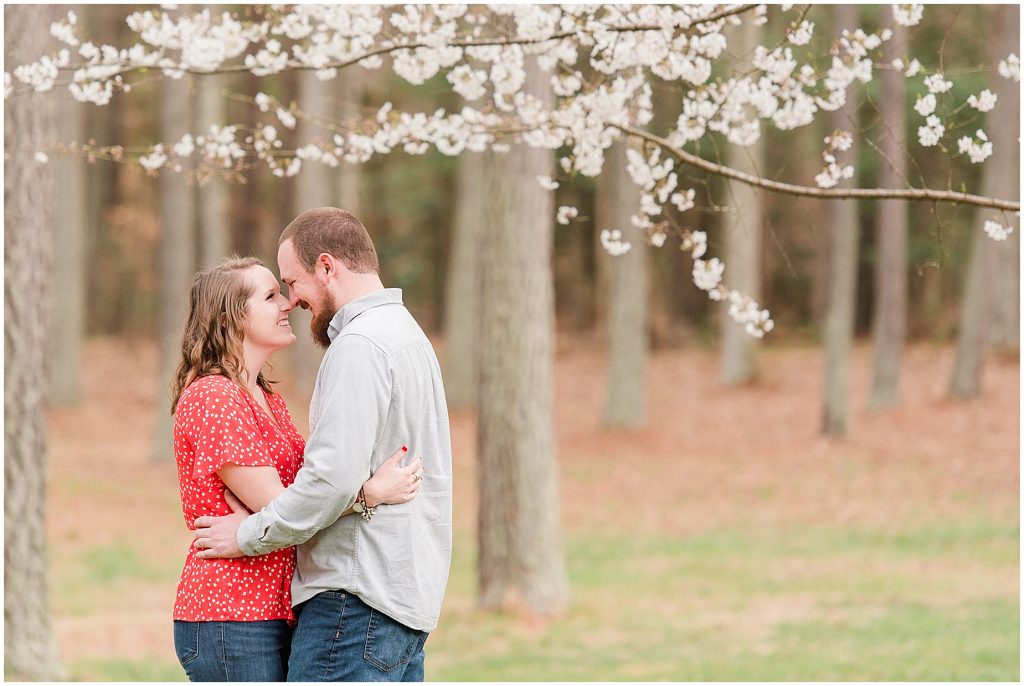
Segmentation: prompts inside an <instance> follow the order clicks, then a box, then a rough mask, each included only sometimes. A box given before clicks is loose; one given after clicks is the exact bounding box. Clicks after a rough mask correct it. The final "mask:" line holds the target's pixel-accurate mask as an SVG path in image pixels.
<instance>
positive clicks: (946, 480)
mask: <svg viewBox="0 0 1024 686" xmlns="http://www.w3.org/2000/svg"><path fill="white" fill-rule="evenodd" d="M822 357H823V356H822V354H821V352H820V351H819V350H818V349H816V348H809V347H789V346H786V347H781V346H780V347H778V348H769V349H767V350H766V351H764V353H763V355H762V358H761V360H762V367H763V370H764V371H763V379H762V380H761V381H760V382H759V383H757V384H755V385H752V386H748V387H743V388H738V389H724V388H721V387H720V386H719V384H718V376H717V374H718V369H717V355H716V353H715V352H714V351H711V350H687V351H662V352H657V353H655V354H654V355H653V357H652V359H651V363H650V370H649V384H648V395H647V398H648V407H649V415H650V422H649V425H648V426H647V427H646V428H643V429H636V430H604V429H601V428H600V426H599V420H600V413H601V406H602V402H603V395H604V389H603V383H604V356H603V354H602V353H601V352H600V351H597V350H593V349H589V348H587V347H584V346H581V345H577V344H571V343H568V342H563V343H562V344H561V345H560V347H559V351H558V354H557V361H556V415H557V416H556V429H557V436H558V459H559V470H560V476H561V485H560V488H561V506H562V522H563V538H564V540H565V548H566V560H567V565H568V569H569V575H570V581H571V586H572V601H571V604H570V607H569V610H568V611H567V612H566V613H565V614H564V615H563V616H561V617H560V618H558V619H556V620H553V621H548V622H538V621H531V620H528V619H526V618H523V617H520V616H516V615H514V614H511V613H507V614H486V613H482V612H480V611H478V610H477V609H476V608H475V605H474V588H475V583H476V582H475V572H474V566H473V560H474V556H475V545H476V543H475V541H476V539H475V508H476V493H475V484H476V477H475V457H474V450H475V438H474V431H475V429H474V422H473V418H472V416H471V415H470V414H468V413H455V414H453V416H452V434H453V436H452V437H453V447H454V462H455V465H454V467H455V479H456V481H455V527H454V535H455V549H454V555H453V562H452V576H451V580H450V583H449V586H448V592H447V594H446V598H445V607H444V610H443V611H442V617H441V624H440V626H439V627H438V630H437V631H436V632H435V633H434V634H433V635H432V636H431V639H430V641H429V642H428V643H427V678H428V679H431V680H453V681H458V680H496V681H502V680H510V681H515V680H554V681H560V680H631V681H635V680H641V681H642V680H780V679H783V680H894V681H895V680H915V681H916V680H921V681H930V680H964V679H966V680H983V681H987V680H1000V681H1002V680H1005V681H1016V680H1017V678H1018V676H1019V664H1020V662H1019V657H1020V653H1019V645H1020V641H1019V639H1020V633H1019V581H1020V576H1019V562H1020V560H1019V551H1020V548H1019V521H1020V508H1019V503H1020V499H1019V485H1020V476H1019V455H1020V444H1019V439H1020V426H1019V414H1020V406H1019V382H1020V375H1019V366H1018V363H1017V361H1016V360H1007V359H1000V358H998V357H993V358H991V359H990V360H989V363H988V366H987V369H986V374H985V379H984V393H983V395H982V396H981V397H980V398H979V399H977V400H973V401H970V402H954V401H951V400H948V399H947V398H946V397H945V391H946V387H947V383H948V379H949V374H950V370H951V367H952V361H953V349H952V348H951V347H949V346H941V347H936V346H931V345H915V346H913V347H911V348H910V349H909V350H908V351H907V352H906V354H905V359H904V366H903V394H904V397H903V402H902V404H901V405H900V406H899V407H898V408H896V409H892V410H887V411H882V412H870V411H868V410H867V409H866V404H867V394H868V385H869V379H870V349H869V348H867V347H865V346H858V347H857V349H856V350H855V355H854V359H853V378H852V388H851V396H850V397H851V408H852V416H851V431H850V435H849V437H848V438H846V439H844V440H829V439H825V438H823V437H821V436H820V435H819V418H820V414H821V408H820V399H821V385H822ZM84 370H85V371H84V394H85V398H84V402H83V404H82V405H80V406H79V407H77V408H74V409H60V410H54V411H53V412H51V415H50V424H49V426H50V432H51V433H50V463H49V478H50V482H49V483H50V495H49V499H50V502H49V508H48V513H49V520H48V527H49V534H50V541H49V546H50V556H51V561H52V564H51V589H52V602H53V613H54V625H55V630H56V634H57V638H58V643H59V649H60V654H61V657H62V660H63V662H64V666H65V668H66V669H67V671H68V673H69V674H70V675H71V677H72V678H74V679H79V680H90V681H92V680H97V681H104V680H115V681H116V680H139V681H145V680H161V681H165V680H167V681H174V680H182V679H184V673H183V672H182V670H181V668H180V667H179V665H178V664H177V661H176V659H175V656H174V650H173V645H172V641H171V621H170V617H171V606H172V605H173V602H174V593H175V585H176V583H177V578H178V574H179V573H180V571H181V563H182V560H183V559H184V556H185V551H186V548H187V546H188V545H189V543H190V542H191V535H190V533H189V532H187V531H186V529H185V526H184V521H183V519H182V515H181V510H180V505H179V500H178V485H177V479H176V475H175V467H174V465H173V464H159V463H154V462H152V461H151V460H150V457H149V456H150V442H151V439H150V434H151V431H152V427H153V424H154V412H155V411H154V403H155V399H156V397H157V392H158V388H157V384H156V382H155V378H156V351H155V347H154V346H153V345H152V344H151V343H147V342H138V341H135V342H127V341H122V340H109V339H101V340H94V341H92V342H90V343H89V345H88V347H87V349H86V357H85V365H84ZM279 376H283V374H279ZM280 388H281V390H282V392H283V394H284V396H285V399H286V401H287V402H288V405H289V408H290V409H291V413H292V415H293V417H295V418H296V419H297V422H298V424H299V426H300V429H302V430H303V433H305V422H304V421H303V418H304V417H305V415H306V400H307V399H306V398H305V397H302V393H300V392H298V391H297V390H295V389H294V388H293V387H291V386H289V385H288V384H284V383H283V384H282V385H281V386H280Z"/></svg>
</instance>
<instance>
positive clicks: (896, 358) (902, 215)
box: [868, 24, 907, 409]
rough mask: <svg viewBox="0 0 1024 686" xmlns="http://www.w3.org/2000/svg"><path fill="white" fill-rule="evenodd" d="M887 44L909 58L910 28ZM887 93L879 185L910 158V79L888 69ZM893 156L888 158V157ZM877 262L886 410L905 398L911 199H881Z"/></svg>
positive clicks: (877, 381)
mask: <svg viewBox="0 0 1024 686" xmlns="http://www.w3.org/2000/svg"><path fill="white" fill-rule="evenodd" d="M892 34H893V35H892V39H891V40H890V41H889V43H888V44H887V47H886V51H887V56H886V61H891V60H892V59H894V58H896V57H900V58H902V57H904V56H905V54H906V50H907V29H906V27H903V26H899V25H898V24H894V25H893V26H892ZM879 79H880V80H881V86H882V97H881V101H880V102H879V115H880V117H881V120H882V122H884V125H883V129H882V130H883V132H884V133H883V134H882V139H881V140H880V141H879V142H878V146H879V148H880V149H881V151H882V155H881V156H882V160H881V164H882V167H881V170H880V171H879V174H878V185H879V186H881V187H882V188H900V187H902V186H903V185H905V184H906V181H905V179H906V169H907V158H906V153H905V152H904V149H905V146H906V116H905V113H904V111H903V110H904V107H905V100H906V97H905V96H906V79H905V78H904V76H903V75H902V74H900V73H899V72H898V71H893V70H884V71H883V72H882V73H881V75H880V76H879ZM885 158H888V161H887V160H886V159H885ZM877 246H878V249H877V253H878V262H877V267H876V272H875V312H874V322H873V325H872V329H873V332H872V336H873V338H874V371H873V374H872V378H871V398H870V400H869V401H868V402H869V406H870V407H872V408H874V409H881V408H884V407H889V406H892V405H895V404H896V403H897V402H899V397H900V356H901V354H902V352H903V345H904V341H905V339H906V331H907V203H906V202H904V201H900V200H880V201H879V202H878V240H877Z"/></svg>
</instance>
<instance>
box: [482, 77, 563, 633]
mask: <svg viewBox="0 0 1024 686" xmlns="http://www.w3.org/2000/svg"><path fill="white" fill-rule="evenodd" d="M526 71H527V82H526V86H525V87H526V89H527V90H528V91H529V92H532V93H534V94H536V95H538V97H541V98H542V99H543V100H544V101H545V103H546V105H545V106H550V104H551V102H552V98H553V94H552V92H551V90H550V87H549V85H548V77H547V76H546V75H545V74H543V73H542V72H541V71H540V70H539V69H538V68H537V66H536V63H535V62H534V61H533V59H532V58H529V59H528V66H527V70H526ZM494 161H495V164H488V165H486V169H485V173H484V174H483V175H482V178H481V187H482V189H483V190H484V192H485V194H486V197H487V198H488V202H489V207H488V220H487V222H486V226H487V229H488V230H487V231H486V232H485V238H484V250H483V254H484V260H483V264H482V279H481V285H482V288H481V293H480V298H481V304H482V308H481V318H480V319H481V328H480V351H481V358H480V388H479V392H478V405H479V418H478V430H477V454H478V456H479V460H480V465H479V482H480V504H479V531H478V535H479V543H480V565H479V580H480V598H479V602H480V604H481V606H483V607H486V608H497V607H503V606H507V605H509V604H513V605H518V604H520V603H521V606H522V607H523V608H524V609H525V610H527V611H528V612H531V613H533V614H535V615H551V614H555V613H558V612H560V611H562V610H563V609H564V608H565V606H566V604H567V602H568V593H569V590H568V580H567V575H566V570H565V563H564V561H563V556H562V541H561V525H560V517H559V506H558V471H557V463H556V461H555V435H554V419H553V417H554V397H553V396H554V388H553V386H554V375H553V366H554V331H555V322H554V294H553V278H552V269H551V249H552V237H553V213H554V207H553V196H552V193H551V192H550V191H546V190H544V189H542V188H541V187H540V186H539V185H538V184H537V179H536V177H537V175H539V174H544V175H550V174H551V172H552V169H553V167H554V156H553V154H552V152H551V151H550V150H540V149H535V148H528V147H526V146H525V145H521V144H520V145H517V146H515V147H514V149H513V150H512V151H511V152H509V153H507V154H505V155H504V156H502V157H499V158H497V159H496V160H494Z"/></svg>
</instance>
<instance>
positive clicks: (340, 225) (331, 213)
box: [277, 207, 380, 274]
mask: <svg viewBox="0 0 1024 686" xmlns="http://www.w3.org/2000/svg"><path fill="white" fill-rule="evenodd" d="M285 241H291V242H292V247H293V248H294V249H295V255H296V256H297V257H298V258H299V262H300V263H301V264H302V266H303V267H305V268H306V271H308V272H311V271H313V269H314V268H315V267H316V259H317V257H319V256H320V254H321V253H328V254H330V255H333V256H334V257H336V258H337V259H339V260H341V261H342V263H343V264H344V265H345V266H346V267H348V268H349V269H350V270H351V271H353V272H355V273H356V274H376V273H377V272H378V271H379V269H380V268H379V266H378V263H377V250H376V249H375V248H374V247H373V241H371V240H370V234H369V233H367V232H366V227H365V226H363V223H362V222H360V221H359V220H358V219H356V218H355V217H354V216H353V215H352V214H350V213H348V212H346V211H345V210H339V209H338V208H337V207H317V208H315V209H312V210H306V211H305V212H303V213H302V214H300V215H299V216H298V217H296V218H295V219H293V220H292V222H291V224H289V225H288V226H286V227H285V229H284V231H282V232H281V238H280V239H279V240H278V242H277V244H278V245H279V246H280V245H281V244H283V243H284V242H285Z"/></svg>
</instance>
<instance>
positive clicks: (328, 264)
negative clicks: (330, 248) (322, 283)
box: [313, 252, 341, 280]
mask: <svg viewBox="0 0 1024 686" xmlns="http://www.w3.org/2000/svg"><path fill="white" fill-rule="evenodd" d="M340 264H341V263H340V262H339V261H338V260H336V259H334V255H332V254H330V253H326V252H322V253H320V254H319V255H318V256H317V258H316V264H315V265H314V266H313V271H314V272H315V273H316V275H317V276H318V277H321V278H323V279H325V280H326V279H328V278H330V277H331V276H338V266H339V265H340Z"/></svg>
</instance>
